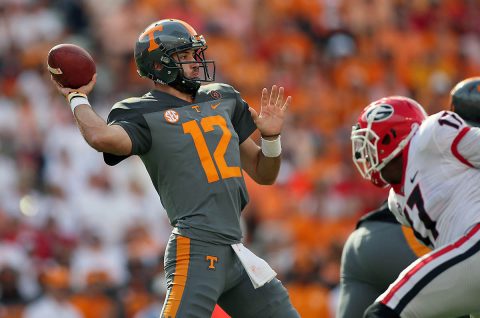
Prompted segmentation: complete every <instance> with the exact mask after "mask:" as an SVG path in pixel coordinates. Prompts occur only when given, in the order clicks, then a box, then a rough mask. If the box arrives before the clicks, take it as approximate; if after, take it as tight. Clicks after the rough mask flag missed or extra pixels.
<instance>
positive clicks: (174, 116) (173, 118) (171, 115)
mask: <svg viewBox="0 0 480 318" xmlns="http://www.w3.org/2000/svg"><path fill="white" fill-rule="evenodd" d="M163 117H165V120H166V121H168V122H169V123H170V124H175V123H176V122H177V121H178V119H179V118H180V117H179V116H178V113H177V112H176V111H174V110H173V109H169V110H167V111H166V112H165V114H163Z"/></svg>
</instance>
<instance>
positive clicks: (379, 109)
mask: <svg viewBox="0 0 480 318" xmlns="http://www.w3.org/2000/svg"><path fill="white" fill-rule="evenodd" d="M364 116H365V120H366V121H367V122H369V123H370V122H379V121H384V120H387V119H389V118H390V117H392V116H393V107H392V105H388V104H380V105H378V104H377V105H372V106H371V107H370V109H367V110H366V112H365V115H364Z"/></svg>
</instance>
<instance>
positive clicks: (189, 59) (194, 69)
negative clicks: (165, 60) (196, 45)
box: [174, 50, 200, 79]
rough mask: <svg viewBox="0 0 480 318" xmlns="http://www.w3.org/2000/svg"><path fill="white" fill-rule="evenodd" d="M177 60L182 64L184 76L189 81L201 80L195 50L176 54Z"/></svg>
mask: <svg viewBox="0 0 480 318" xmlns="http://www.w3.org/2000/svg"><path fill="white" fill-rule="evenodd" d="M174 58H175V60H177V62H180V63H184V64H181V65H182V68H183V74H184V76H185V77H186V78H188V79H199V74H200V72H199V64H198V63H197V59H196V54H195V50H186V51H182V52H179V53H177V54H175V56H174Z"/></svg>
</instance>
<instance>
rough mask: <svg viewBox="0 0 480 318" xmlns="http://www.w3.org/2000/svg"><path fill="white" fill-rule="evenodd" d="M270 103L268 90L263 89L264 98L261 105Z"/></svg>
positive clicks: (265, 105) (264, 105)
mask: <svg viewBox="0 0 480 318" xmlns="http://www.w3.org/2000/svg"><path fill="white" fill-rule="evenodd" d="M267 105H268V90H267V89H266V88H264V89H262V99H261V105H260V106H261V107H262V108H263V107H267Z"/></svg>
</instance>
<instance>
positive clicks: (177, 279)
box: [163, 236, 190, 318]
mask: <svg viewBox="0 0 480 318" xmlns="http://www.w3.org/2000/svg"><path fill="white" fill-rule="evenodd" d="M176 240H177V262H176V266H175V273H174V274H173V286H172V290H171V292H170V293H169V295H168V299H167V301H166V303H165V310H164V312H163V317H167V318H175V317H176V316H177V311H178V307H179V306H180V302H181V301H182V296H183V291H184V290H185V284H186V283H187V275H188V265H189V263H190V239H189V238H188V237H184V236H177V239H176Z"/></svg>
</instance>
